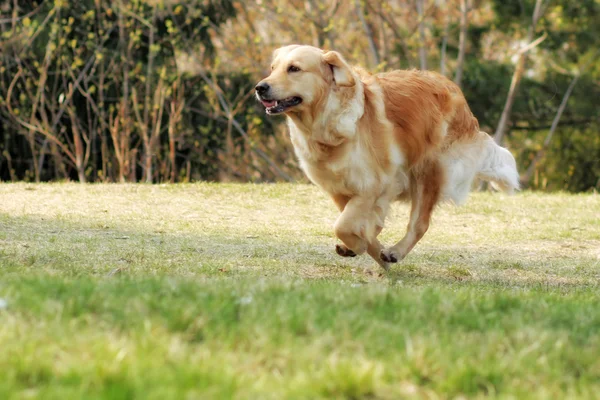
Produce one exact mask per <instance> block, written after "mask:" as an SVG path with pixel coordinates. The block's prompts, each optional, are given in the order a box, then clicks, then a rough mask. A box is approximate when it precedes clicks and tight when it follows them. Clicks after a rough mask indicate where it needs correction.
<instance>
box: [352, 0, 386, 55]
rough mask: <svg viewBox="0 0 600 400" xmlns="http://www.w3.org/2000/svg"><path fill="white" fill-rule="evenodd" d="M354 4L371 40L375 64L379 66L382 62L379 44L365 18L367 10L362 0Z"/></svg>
mask: <svg viewBox="0 0 600 400" xmlns="http://www.w3.org/2000/svg"><path fill="white" fill-rule="evenodd" d="M354 4H355V6H356V13H357V14H358V18H359V19H360V22H361V24H362V26H363V29H364V31H365V36H367V41H368V42H369V49H370V50H371V56H372V57H373V62H374V63H375V66H378V65H379V63H380V59H379V52H378V51H377V46H376V45H375V40H374V39H373V32H372V31H371V27H370V26H369V24H368V23H367V20H366V19H365V12H364V10H363V7H362V5H361V4H360V0H354Z"/></svg>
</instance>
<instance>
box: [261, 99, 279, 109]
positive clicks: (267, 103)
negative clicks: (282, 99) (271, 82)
mask: <svg viewBox="0 0 600 400" xmlns="http://www.w3.org/2000/svg"><path fill="white" fill-rule="evenodd" d="M261 103H263V106H265V107H267V108H271V107H273V106H274V105H275V103H277V102H276V101H273V100H271V101H267V100H261Z"/></svg>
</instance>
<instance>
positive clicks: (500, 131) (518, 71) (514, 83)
mask: <svg viewBox="0 0 600 400" xmlns="http://www.w3.org/2000/svg"><path fill="white" fill-rule="evenodd" d="M542 3H543V0H536V3H535V10H534V11H533V17H532V21H531V25H530V26H529V29H528V30H527V39H526V40H527V43H530V44H533V43H532V40H533V35H534V34H535V28H536V26H537V23H538V20H539V19H540V17H541V14H542ZM531 48H532V46H530V45H528V46H526V47H525V48H524V49H523V50H521V51H520V52H519V59H518V61H517V66H516V67H515V72H514V73H513V76H512V80H511V82H510V89H509V90H508V96H507V97H506V103H505V104H504V110H502V116H501V117H500V121H499V122H498V127H497V128H496V132H495V133H494V140H495V141H496V143H498V144H500V143H502V139H503V138H504V133H505V132H506V127H507V125H508V121H509V120H510V115H511V112H512V106H513V103H514V102H515V96H516V94H517V91H518V90H519V84H520V83H521V78H522V77H523V73H524V72H525V62H526V61H527V52H528V51H529V50H530V49H531Z"/></svg>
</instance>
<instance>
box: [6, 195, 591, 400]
mask: <svg viewBox="0 0 600 400" xmlns="http://www.w3.org/2000/svg"><path fill="white" fill-rule="evenodd" d="M407 212H408V210H407V207H406V206H404V205H397V206H396V207H395V209H394V212H393V214H394V215H393V216H392V217H391V218H390V220H389V221H388V224H387V225H388V226H387V229H386V231H385V232H384V234H383V235H382V239H383V241H384V242H385V243H392V241H394V240H398V239H399V238H400V237H401V236H402V234H403V233H404V226H405V223H406V214H407ZM335 217H336V212H335V209H334V207H333V205H332V203H331V202H330V200H328V199H327V198H326V196H324V195H323V194H321V193H320V192H319V191H318V190H317V189H316V188H314V187H312V186H307V185H220V184H197V185H176V186H156V185H155V186H150V185H87V186H82V185H77V184H53V185H26V184H3V185H0V299H2V300H4V303H2V302H0V349H1V351H0V398H3V399H4V398H40V399H66V398H74V399H79V398H107V399H119V398H123V399H127V398H140V399H154V398H155V399H168V398H173V399H181V398H198V399H210V398H215V399H226V398H236V399H258V398H260V399H282V398H297V399H319V398H323V399H325V398H348V399H359V398H372V399H398V398H410V397H414V398H436V397H441V398H453V397H456V396H461V395H463V396H466V397H469V398H470V397H493V398H496V397H497V398H511V397H512V398H595V397H596V396H597V393H599V392H600V361H599V360H600V357H598V355H600V337H599V336H598V332H599V331H600V307H598V304H600V294H599V293H598V290H599V288H598V280H599V278H600V197H599V196H598V195H594V194H587V195H567V194H555V195H548V194H533V193H527V192H526V193H521V194H519V195H517V196H512V197H508V196H504V195H502V194H494V195H492V194H475V195H473V196H472V197H471V199H470V200H469V202H468V203H467V205H466V206H464V207H462V208H455V207H453V206H450V205H443V206H441V207H440V208H439V209H438V210H437V212H436V214H435V217H434V221H433V224H432V227H431V229H430V231H429V232H428V233H427V235H426V236H425V238H424V239H423V240H422V241H421V243H420V244H419V245H417V247H416V248H415V250H414V251H413V253H411V254H410V255H409V256H408V257H407V258H406V259H405V260H404V262H403V263H401V264H398V265H396V266H394V267H393V268H392V270H391V272H390V273H388V274H386V275H382V276H380V271H379V270H378V269H377V268H378V267H376V265H375V264H374V263H373V262H372V261H371V260H369V259H368V258H367V257H357V258H355V259H343V258H339V257H338V256H337V255H335V252H334V245H335V243H336V240H335V238H334V237H333V233H332V229H331V225H332V224H333V222H334V220H335Z"/></svg>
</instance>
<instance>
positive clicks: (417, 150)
mask: <svg viewBox="0 0 600 400" xmlns="http://www.w3.org/2000/svg"><path fill="white" fill-rule="evenodd" d="M260 85H262V86H264V88H262V92H261V93H260V94H259V95H258V97H259V100H261V101H263V103H264V104H265V105H267V106H271V105H273V104H275V105H281V111H279V110H277V109H276V108H272V109H271V110H274V112H283V113H285V115H286V116H287V120H288V125H289V128H290V136H291V140H292V143H293V145H294V149H295V152H296V155H297V157H298V159H299V161H300V164H301V166H302V169H303V170H304V172H305V173H306V174H307V176H308V177H309V179H310V180H311V181H312V182H314V183H315V184H317V185H318V186H320V187H321V188H323V189H324V190H325V191H326V192H327V193H328V194H329V195H330V196H331V197H332V199H333V201H334V203H335V204H336V206H337V207H338V208H339V210H340V212H341V214H340V216H339V218H338V219H337V221H336V223H335V226H334V229H335V234H336V236H337V237H338V238H339V239H340V240H341V241H342V242H343V245H338V246H337V247H336V250H337V252H338V254H340V255H342V256H354V255H357V254H362V253H364V252H365V251H366V252H368V254H369V255H371V256H372V257H373V258H374V259H375V260H376V261H377V262H378V263H379V264H380V265H381V266H382V267H384V268H386V269H387V268H388V263H389V262H396V261H398V260H401V259H402V258H404V257H405V256H406V255H407V254H408V252H410V250H411V249H412V248H413V247H414V246H415V244H416V243H417V242H418V241H419V240H420V239H421V237H422V236H423V235H424V234H425V232H426V231H427V229H428V227H429V221H430V217H431V213H432V211H433V209H434V207H435V205H436V204H437V203H438V202H439V201H440V200H442V199H449V200H452V201H454V202H457V203H459V202H462V201H463V200H464V199H465V198H466V196H467V194H468V192H469V190H470V187H471V184H472V182H473V180H474V179H476V178H482V179H485V180H489V181H492V182H495V183H497V184H499V185H500V186H501V187H502V188H504V189H506V190H508V191H511V190H513V189H516V188H518V175H517V171H516V167H515V161H514V158H513V157H512V156H511V155H510V153H509V152H508V151H507V150H506V149H503V148H501V147H499V146H497V145H496V144H495V143H494V142H493V140H491V138H490V137H489V136H488V135H487V134H486V133H483V132H480V131H479V124H478V122H477V119H476V118H475V117H474V116H473V113H472V112H471V110H470V108H469V106H468V105H467V102H466V100H465V98H464V96H463V94H462V92H461V90H460V88H459V87H458V86H456V85H455V84H454V83H453V82H452V81H450V80H449V79H447V78H445V77H444V76H442V75H440V74H437V73H434V72H427V71H416V70H413V71H392V72H388V73H384V74H378V75H372V74H370V73H368V72H366V71H365V70H363V69H360V68H353V67H350V66H349V65H348V63H347V62H346V61H345V60H344V58H343V57H342V56H341V55H340V54H339V53H337V52H333V51H330V52H324V51H323V50H320V49H317V48H314V47H310V46H297V45H293V46H286V47H283V48H281V49H278V50H276V52H275V54H274V58H273V64H272V71H271V74H270V75H269V76H268V77H267V78H266V79H264V80H263V81H261V83H260ZM257 88H258V87H257ZM287 99H295V100H296V101H295V103H297V102H298V99H301V103H300V104H295V103H294V104H293V106H290V107H289V108H286V105H287V104H288V103H287ZM277 101H279V102H277ZM290 104H291V103H290ZM268 110H269V109H268ZM400 199H407V200H410V201H411V212H410V220H409V224H408V229H407V232H406V235H405V236H404V238H403V239H402V240H400V241H399V242H398V243H396V244H395V245H394V246H392V247H390V248H387V249H384V248H383V247H382V246H381V244H380V243H379V241H378V239H377V236H378V235H379V233H380V232H381V230H382V228H383V224H384V221H385V218H386V215H387V213H388V209H389V205H390V203H391V202H392V201H395V200H400Z"/></svg>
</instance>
